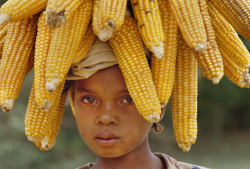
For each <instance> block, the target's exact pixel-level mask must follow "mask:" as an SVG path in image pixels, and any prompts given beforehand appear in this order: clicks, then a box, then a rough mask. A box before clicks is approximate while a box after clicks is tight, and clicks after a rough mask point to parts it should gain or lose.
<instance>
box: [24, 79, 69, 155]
mask: <svg viewBox="0 0 250 169" xmlns="http://www.w3.org/2000/svg"><path fill="white" fill-rule="evenodd" d="M63 85H64V83H62V84H61V85H60V87H59V88H60V89H61V91H62V89H63ZM66 96H67V93H62V94H61V93H57V95H56V97H55V102H54V103H53V105H52V107H51V109H50V110H49V111H44V110H42V109H40V107H39V106H38V105H37V104H36V101H35V87H34V84H33V86H32V89H31V93H30V97H29V102H28V107H27V111H26V114H25V134H26V136H27V137H28V140H30V141H33V142H34V143H35V144H36V145H37V146H39V147H40V149H41V150H49V149H51V148H52V147H53V146H54V145H55V143H56V136H57V134H58V132H59V129H60V124H61V121H62V116H63V110H64V105H65V100H66Z"/></svg>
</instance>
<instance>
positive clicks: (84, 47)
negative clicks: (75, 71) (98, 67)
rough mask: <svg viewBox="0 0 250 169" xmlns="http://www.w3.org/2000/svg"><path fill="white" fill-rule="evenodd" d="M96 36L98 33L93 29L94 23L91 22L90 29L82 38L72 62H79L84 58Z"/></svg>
mask: <svg viewBox="0 0 250 169" xmlns="http://www.w3.org/2000/svg"><path fill="white" fill-rule="evenodd" d="M95 37H96V35H95V33H94V31H93V28H92V23H89V26H88V29H87V31H86V33H85V34H84V36H83V38H82V41H81V43H80V46H79V47H78V50H77V52H76V54H75V57H74V59H73V62H72V64H75V63H78V62H80V61H81V60H82V59H83V57H84V56H85V55H86V54H87V52H88V51H89V48H90V47H91V45H92V44H93V42H94V40H95Z"/></svg>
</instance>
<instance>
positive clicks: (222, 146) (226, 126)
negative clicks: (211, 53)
mask: <svg viewBox="0 0 250 169" xmlns="http://www.w3.org/2000/svg"><path fill="white" fill-rule="evenodd" d="M4 1H5V0H1V1H0V6H1V5H2V4H3V2H4ZM243 42H244V43H245V45H246V46H247V47H248V49H250V43H249V42H247V41H246V40H244V39H243ZM32 80H33V71H32V72H30V73H29V74H28V75H27V76H26V77H25V80H24V84H23V88H22V90H21V92H20V95H19V97H18V99H17V100H16V102H15V105H14V108H13V110H12V111H11V112H9V114H5V113H3V112H2V111H1V110H0V169H43V168H49V169H59V168H60V169H73V168H75V167H77V166H81V165H83V164H85V163H86V162H89V161H95V158H96V157H95V155H94V154H93V153H92V152H91V151H90V150H89V149H88V147H87V146H86V145H85V143H84V142H83V141H82V139H81V137H80V136H79V134H78V131H77V128H76V124H75V120H74V117H73V115H72V113H71V108H70V106H69V103H68V102H67V104H66V108H65V114H64V118H63V122H62V125H61V129H60V133H59V135H58V137H57V144H56V145H55V147H54V148H52V150H49V151H40V150H39V149H38V148H36V146H35V145H34V144H33V142H30V141H28V140H27V137H26V136H25V132H24V117H25V111H26V106H27V102H28V96H29V92H30V89H31V83H32ZM249 100H250V89H246V88H244V89H242V88H239V87H237V86H236V85H234V84H233V83H232V82H230V81H229V80H228V79H227V78H226V77H224V78H223V79H222V81H221V82H220V84H218V85H213V84H212V83H211V82H210V81H208V80H207V79H205V78H204V77H203V76H202V75H201V74H200V76H199V96H198V138H197V141H196V143H195V144H194V145H193V146H192V148H191V150H190V151H189V152H185V153H184V152H182V150H181V149H180V148H179V147H178V146H177V144H176V142H175V138H174V133H173V128H172V122H171V105H170V104H171V103H169V105H168V107H167V110H166V114H165V117H164V119H163V121H162V124H163V125H164V127H165V128H164V131H163V132H162V133H160V134H156V133H154V132H151V133H150V145H151V148H152V151H154V152H163V153H167V154H169V155H170V156H173V157H174V158H176V159H178V160H180V161H185V162H189V163H194V164H200V165H203V166H206V167H210V168H213V169H235V168H241V169H249V168H250V167H249V166H250V160H249V159H250V104H249V103H250V101H249Z"/></svg>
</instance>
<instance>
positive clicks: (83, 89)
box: [77, 88, 95, 93]
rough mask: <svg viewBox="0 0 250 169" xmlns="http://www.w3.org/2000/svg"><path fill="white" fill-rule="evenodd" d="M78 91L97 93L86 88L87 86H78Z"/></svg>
mask: <svg viewBox="0 0 250 169" xmlns="http://www.w3.org/2000/svg"><path fill="white" fill-rule="evenodd" d="M77 91H78V92H85V93H95V92H94V91H93V90H90V89H86V88H78V89H77Z"/></svg>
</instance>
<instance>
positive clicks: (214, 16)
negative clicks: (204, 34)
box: [208, 2, 250, 69]
mask: <svg viewBox="0 0 250 169" xmlns="http://www.w3.org/2000/svg"><path fill="white" fill-rule="evenodd" d="M208 11H209V14H210V16H211V21H212V25H213V28H214V32H215V36H216V41H217V43H218V46H219V49H220V51H222V50H223V51H224V53H226V55H225V56H227V57H229V58H230V59H231V60H232V61H233V62H234V63H235V64H237V65H238V66H239V67H242V68H243V69H248V68H249V66H250V54H249V52H248V50H247V48H246V47H245V46H244V44H243V43H242V41H241V40H240V38H239V37H238V35H237V33H236V32H235V30H234V28H233V27H232V26H231V25H230V24H229V23H228V22H227V21H226V19H225V18H224V17H223V16H222V15H221V14H220V13H219V12H218V11H217V10H216V9H215V7H214V6H213V5H212V4H211V3H210V2H208Z"/></svg>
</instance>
